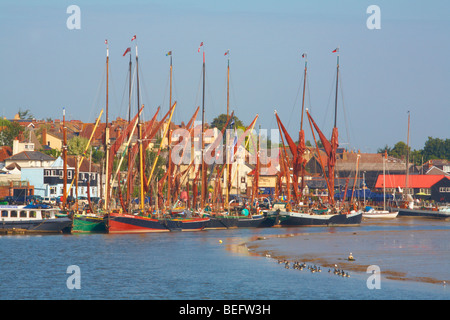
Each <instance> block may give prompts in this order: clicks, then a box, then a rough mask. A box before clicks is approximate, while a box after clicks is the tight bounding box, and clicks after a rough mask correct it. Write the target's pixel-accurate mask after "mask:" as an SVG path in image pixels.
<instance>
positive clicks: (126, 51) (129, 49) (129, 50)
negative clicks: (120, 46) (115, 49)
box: [123, 48, 131, 57]
mask: <svg viewBox="0 0 450 320" xmlns="http://www.w3.org/2000/svg"><path fill="white" fill-rule="evenodd" d="M128 52H131V48H127V50H125V52H124V53H123V56H124V57H125V55H126V54H127V53H128Z"/></svg>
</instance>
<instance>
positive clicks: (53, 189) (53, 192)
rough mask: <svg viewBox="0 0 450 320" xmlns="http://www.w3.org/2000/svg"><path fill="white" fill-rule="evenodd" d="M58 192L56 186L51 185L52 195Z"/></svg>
mask: <svg viewBox="0 0 450 320" xmlns="http://www.w3.org/2000/svg"><path fill="white" fill-rule="evenodd" d="M53 194H56V187H50V195H53Z"/></svg>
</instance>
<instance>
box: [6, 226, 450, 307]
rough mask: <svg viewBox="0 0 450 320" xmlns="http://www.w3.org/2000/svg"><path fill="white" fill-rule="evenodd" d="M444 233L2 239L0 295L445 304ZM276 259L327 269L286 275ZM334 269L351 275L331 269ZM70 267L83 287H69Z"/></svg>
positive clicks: (399, 229) (307, 231) (391, 230)
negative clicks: (374, 283) (370, 282)
mask: <svg viewBox="0 0 450 320" xmlns="http://www.w3.org/2000/svg"><path fill="white" fill-rule="evenodd" d="M449 231H450V222H448V221H438V220H426V219H408V218H397V219H396V220H394V221H389V222H385V221H382V222H379V221H378V222H372V221H369V222H368V221H363V223H362V225H361V226H360V227H355V228H353V227H352V228H348V227H347V228H289V229H282V228H270V229H256V230H254V229H239V230H209V231H202V232H195V233H194V232H193V233H175V232H174V233H163V234H145V235H105V234H86V235H46V236H36V235H33V236H20V235H19V236H0V256H1V262H0V268H1V270H2V271H1V272H0V287H1V290H0V299H2V300H6V299H8V300H10V299H13V300H19V299H27V300H28V299H33V300H34V299H45V300H54V299H63V300H69V299H76V300H90V299H108V300H109V299H120V300H122V299H126V300H128V299H133V300H138V299H152V300H308V299H333V300H334V299H366V300H369V299H395V300H397V299H404V300H410V299H431V300H438V299H439V300H440V299H445V300H447V299H449V298H450V267H449V266H450V248H449V246H450V236H449ZM349 252H352V253H353V255H354V256H355V258H356V261H354V264H351V263H350V264H349V263H348V262H347V261H345V258H346V257H347V256H348V254H349ZM266 254H267V255H270V257H268V256H266ZM277 257H283V258H285V259H289V260H290V261H293V260H294V259H295V260H299V261H306V262H307V264H311V265H312V264H314V265H316V266H322V270H323V271H322V272H321V273H311V272H309V271H308V270H306V269H305V270H303V271H299V270H294V269H292V268H291V269H285V268H284V265H280V264H279V263H278V262H277V260H278V259H277ZM335 263H336V264H338V266H340V267H341V268H343V269H344V270H348V271H349V274H350V278H343V277H339V276H336V275H334V274H333V273H328V272H327V271H328V267H326V266H327V265H330V264H335ZM71 265H75V266H78V267H79V271H80V278H79V280H80V281H79V283H80V285H81V287H80V289H69V288H68V286H67V279H68V278H69V277H71V276H72V273H67V269H68V267H69V266H71ZM367 265H378V266H379V267H380V269H381V280H380V284H381V287H380V289H372V290H370V289H368V287H367V279H368V277H369V276H370V275H369V274H368V273H366V266H367ZM394 279H395V280H394ZM444 280H446V282H447V283H448V284H447V285H445V284H443V281H444Z"/></svg>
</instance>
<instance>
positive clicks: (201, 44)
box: [198, 42, 203, 52]
mask: <svg viewBox="0 0 450 320" xmlns="http://www.w3.org/2000/svg"><path fill="white" fill-rule="evenodd" d="M202 46H203V42H201V43H200V46H199V47H198V52H200V48H201V47H202Z"/></svg>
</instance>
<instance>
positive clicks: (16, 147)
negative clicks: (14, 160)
mask: <svg viewBox="0 0 450 320" xmlns="http://www.w3.org/2000/svg"><path fill="white" fill-rule="evenodd" d="M18 152H19V139H18V138H17V137H16V138H15V139H14V141H13V155H15V154H17V153H18Z"/></svg>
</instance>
